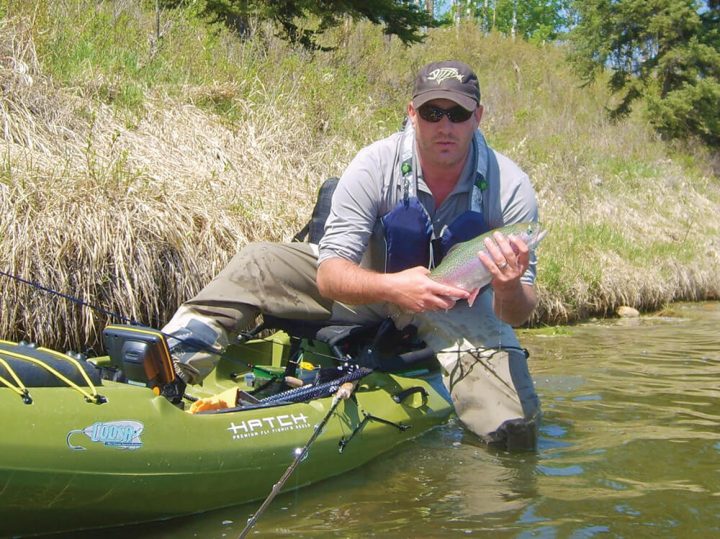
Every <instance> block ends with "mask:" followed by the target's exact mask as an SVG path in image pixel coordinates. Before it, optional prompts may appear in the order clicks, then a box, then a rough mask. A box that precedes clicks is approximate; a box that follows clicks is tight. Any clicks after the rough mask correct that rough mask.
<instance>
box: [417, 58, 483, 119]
mask: <svg viewBox="0 0 720 539" xmlns="http://www.w3.org/2000/svg"><path fill="white" fill-rule="evenodd" d="M433 99H449V100H451V101H454V102H455V103H457V104H458V105H460V106H461V107H462V108H464V109H466V110H475V109H476V108H477V106H478V104H479V103H480V85H479V84H478V79H477V76H476V75H475V73H473V70H472V69H470V66H468V65H467V64H464V63H463V62H458V61H456V60H446V61H442V62H432V63H430V64H427V65H426V66H424V67H423V68H422V69H420V72H419V73H418V75H417V77H416V78H415V87H414V89H413V98H412V103H413V107H415V108H419V107H421V106H422V105H424V104H425V103H427V102H428V101H432V100H433Z"/></svg>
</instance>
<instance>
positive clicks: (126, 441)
mask: <svg viewBox="0 0 720 539" xmlns="http://www.w3.org/2000/svg"><path fill="white" fill-rule="evenodd" d="M144 428H145V426H144V425H143V424H142V423H140V422H139V421H129V420H126V421H98V422H97V423H93V424H92V425H90V426H89V427H85V428H84V429H76V430H71V431H70V432H68V435H67V438H66V441H67V445H68V447H69V448H70V449H72V450H74V451H85V450H86V449H87V448H86V447H83V446H82V445H73V444H72V442H71V441H70V437H71V436H72V435H73V434H84V435H85V436H87V437H88V438H90V441H91V442H96V443H101V444H102V445H104V446H106V447H115V448H117V449H129V450H134V449H139V448H140V447H142V445H143V444H142V441H141V440H140V435H141V434H142V431H143V429H144Z"/></svg>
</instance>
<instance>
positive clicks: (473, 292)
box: [467, 288, 480, 307]
mask: <svg viewBox="0 0 720 539" xmlns="http://www.w3.org/2000/svg"><path fill="white" fill-rule="evenodd" d="M478 292H480V289H479V288H475V289H473V290H471V291H470V295H469V296H468V299H467V302H468V307H472V306H473V303H475V299H476V298H477V296H478Z"/></svg>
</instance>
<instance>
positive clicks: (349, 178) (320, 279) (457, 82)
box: [164, 61, 540, 449]
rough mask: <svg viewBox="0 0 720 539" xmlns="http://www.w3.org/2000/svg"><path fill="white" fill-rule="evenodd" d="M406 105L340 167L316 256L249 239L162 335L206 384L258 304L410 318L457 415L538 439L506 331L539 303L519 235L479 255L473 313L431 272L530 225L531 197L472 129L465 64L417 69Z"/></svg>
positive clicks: (474, 105)
mask: <svg viewBox="0 0 720 539" xmlns="http://www.w3.org/2000/svg"><path fill="white" fill-rule="evenodd" d="M407 113H408V122H407V124H406V126H405V129H404V130H403V131H402V132H400V133H396V134H394V135H392V136H390V137H388V138H386V139H384V140H381V141H378V142H376V143H374V144H372V145H370V146H368V147H366V148H364V149H363V150H361V151H360V152H359V153H358V155H357V156H356V157H355V159H354V160H353V161H352V162H351V163H350V165H349V166H348V168H347V169H346V171H345V172H344V174H343V176H342V177H341V179H340V182H339V183H338V186H337V188H336V190H335V193H334V195H333V199H332V207H331V212H330V216H329V218H328V220H327V223H326V227H325V234H324V236H323V238H322V240H321V242H320V245H319V251H318V250H317V249H316V248H315V246H313V245H309V244H299V243H295V244H267V243H261V244H251V245H248V246H247V247H246V248H245V249H243V250H242V251H241V252H240V253H238V255H236V257H235V258H234V259H233V260H232V261H231V263H230V264H229V265H228V267H227V268H225V269H224V270H223V271H222V272H221V273H220V274H219V275H218V276H217V277H216V278H215V280H213V281H212V282H211V283H210V284H209V285H208V286H207V287H206V288H205V289H203V290H202V291H201V292H200V293H199V294H198V295H197V296H196V297H195V298H193V299H192V300H191V301H189V302H187V303H185V304H184V305H183V306H182V307H181V308H180V310H179V311H178V313H176V315H175V317H173V320H171V322H170V323H169V324H168V326H166V328H165V330H164V331H165V332H166V333H168V334H171V335H175V336H177V337H178V341H180V342H178V341H175V340H174V339H170V345H171V347H172V349H173V354H174V356H175V357H177V358H178V360H179V361H178V370H179V371H180V373H181V375H182V376H183V377H184V378H186V379H187V380H190V381H197V380H199V379H202V377H204V376H205V375H206V374H207V373H208V372H209V371H210V370H211V369H212V367H213V365H214V358H213V356H212V354H209V353H208V352H207V350H208V349H209V348H210V347H212V348H214V349H215V350H216V351H217V352H220V351H221V350H222V349H223V348H224V347H225V346H227V344H228V342H229V338H230V336H231V335H233V334H236V333H237V332H238V331H240V330H242V329H244V328H245V327H248V326H249V325H250V324H251V323H252V321H253V320H254V319H255V316H256V315H257V314H258V312H263V313H267V314H273V315H276V316H282V317H286V318H306V319H307V318H328V317H329V318H330V319H331V320H332V321H343V322H353V323H358V322H371V321H378V320H381V319H383V318H386V317H387V316H395V318H396V320H400V319H401V318H405V316H400V317H398V313H399V312H402V313H412V314H414V316H413V319H412V323H413V324H415V325H416V326H417V327H418V334H419V336H420V337H421V338H422V339H423V340H425V341H426V343H427V344H428V345H429V346H431V347H432V348H433V349H434V350H435V351H436V352H437V355H438V359H439V360H440V362H441V364H442V366H443V368H444V376H443V380H444V382H445V385H446V386H447V388H448V389H449V391H450V394H451V396H452V400H453V403H454V405H455V409H456V412H457V413H458V416H459V417H460V419H461V420H462V421H463V423H464V424H465V425H466V426H467V427H468V428H470V429H471V430H473V431H474V432H475V433H477V434H478V435H479V436H481V437H483V438H484V439H486V440H487V441H489V442H494V443H499V444H503V445H504V446H506V447H509V448H514V447H518V448H522V449H526V448H530V447H533V446H534V444H535V433H536V419H537V418H538V417H539V413H540V407H539V401H538V398H537V396H536V394H535V391H534V388H533V383H532V379H531V377H530V374H529V372H528V368H527V360H526V357H525V354H524V353H523V351H522V350H521V349H520V348H519V344H518V342H517V339H516V337H515V334H514V332H513V330H512V327H511V326H512V325H518V324H521V323H523V322H524V321H525V320H527V318H528V317H529V316H530V314H531V313H532V311H533V309H534V308H535V305H536V303H537V297H536V294H535V289H534V280H535V264H534V256H533V254H532V253H531V252H529V250H528V247H527V245H525V244H524V243H523V242H522V241H521V240H519V239H517V238H512V237H511V238H506V237H503V236H502V235H501V234H496V235H495V237H494V240H495V241H490V240H488V242H487V244H486V246H487V250H488V254H484V253H483V254H479V255H478V256H479V257H480V259H481V261H482V263H483V264H484V265H485V266H486V267H487V269H488V270H489V271H490V273H491V274H492V276H493V280H492V283H491V286H490V287H489V288H487V289H486V290H484V291H483V292H482V293H481V294H480V295H479V296H478V298H477V299H476V300H475V303H474V304H473V306H472V308H471V307H469V306H468V303H467V302H466V301H465V299H466V298H467V297H468V293H467V292H466V291H464V290H460V289H457V288H454V287H451V286H448V285H444V284H440V283H438V282H436V281H434V280H432V279H431V278H430V277H429V273H430V270H429V269H428V268H429V267H431V266H432V265H433V264H435V263H438V262H439V260H440V259H441V257H442V256H443V255H444V254H445V253H446V252H447V250H448V249H449V248H450V247H451V246H452V245H453V244H454V243H455V242H457V241H464V240H466V239H469V238H471V237H474V236H476V235H478V234H480V233H483V232H485V231H488V230H491V229H494V228H498V227H501V226H504V225H507V224H511V223H515V222H523V221H536V220H537V205H536V201H535V194H534V191H533V189H532V186H531V185H530V181H529V179H528V177H527V175H526V174H525V173H523V172H522V171H521V170H520V169H519V168H518V167H517V166H516V165H515V164H514V163H513V162H511V161H510V160H509V159H507V158H506V157H504V156H503V155H501V154H499V153H497V152H495V151H493V150H491V149H490V148H489V147H488V146H487V144H486V142H485V139H484V138H483V136H482V134H481V133H480V131H479V130H478V126H479V124H480V120H481V118H482V115H483V107H482V105H481V104H480V89H479V84H478V80H477V77H476V76H475V74H474V73H473V71H472V70H471V69H470V67H469V66H467V65H466V64H464V63H462V62H457V61H444V62H436V63H431V64H429V65H427V66H425V67H423V68H422V69H421V70H420V72H419V73H418V76H417V78H416V81H415V85H414V92H413V98H412V101H411V102H410V103H409V104H408V107H407ZM451 298H459V299H458V300H455V299H451ZM193 340H196V341H197V344H198V345H199V346H193ZM203 348H204V349H203Z"/></svg>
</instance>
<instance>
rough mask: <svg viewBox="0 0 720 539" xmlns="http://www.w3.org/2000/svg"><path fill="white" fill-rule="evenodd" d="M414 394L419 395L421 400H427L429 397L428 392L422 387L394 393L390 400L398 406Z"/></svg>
mask: <svg viewBox="0 0 720 539" xmlns="http://www.w3.org/2000/svg"><path fill="white" fill-rule="evenodd" d="M415 393H420V394H421V395H422V396H423V399H427V398H428V396H429V395H428V392H427V391H426V390H425V388H424V387H420V386H413V387H410V388H408V389H406V390H404V391H401V392H400V393H395V394H394V395H393V397H392V399H393V400H394V401H395V402H397V403H398V404H400V403H401V402H402V401H404V400H405V399H407V398H408V397H409V396H410V395H414V394H415Z"/></svg>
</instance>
